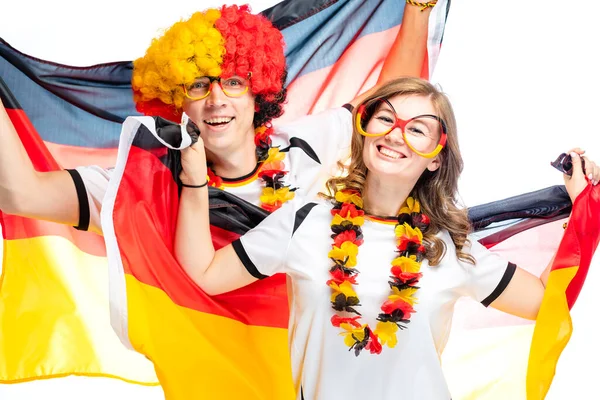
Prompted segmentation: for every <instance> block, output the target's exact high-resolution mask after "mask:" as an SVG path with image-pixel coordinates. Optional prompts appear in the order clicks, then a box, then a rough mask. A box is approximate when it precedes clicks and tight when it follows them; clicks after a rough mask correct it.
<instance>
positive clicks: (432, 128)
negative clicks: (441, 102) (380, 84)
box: [356, 99, 447, 158]
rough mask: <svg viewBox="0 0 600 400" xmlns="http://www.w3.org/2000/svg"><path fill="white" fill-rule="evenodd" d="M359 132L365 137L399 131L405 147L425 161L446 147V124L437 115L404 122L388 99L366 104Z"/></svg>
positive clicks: (361, 111) (359, 119)
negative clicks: (397, 129)
mask: <svg viewBox="0 0 600 400" xmlns="http://www.w3.org/2000/svg"><path fill="white" fill-rule="evenodd" d="M356 128H357V129H358V132H359V133H360V134H361V135H363V136H369V137H376V136H385V135H387V134H388V133H390V132H391V131H392V130H394V129H395V128H400V131H401V132H402V138H403V139H404V142H405V143H406V145H407V146H408V147H409V148H410V149H411V150H412V151H414V152H415V153H417V154H418V155H420V156H421V157H425V158H433V157H435V156H436V155H437V154H438V153H439V152H440V151H442V149H443V148H444V146H445V145H446V139H447V134H446V123H445V122H444V121H443V120H442V119H441V118H440V117H438V116H437V115H432V114H424V115H418V116H416V117H413V118H411V119H409V120H403V119H400V118H399V117H398V114H396V110H394V107H393V106H392V104H391V103H390V102H389V101H388V100H387V99H378V100H375V101H374V102H373V103H371V104H369V105H368V106H367V105H365V104H363V105H362V106H360V108H359V109H358V112H357V113H356Z"/></svg>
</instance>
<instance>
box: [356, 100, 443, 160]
mask: <svg viewBox="0 0 600 400" xmlns="http://www.w3.org/2000/svg"><path fill="white" fill-rule="evenodd" d="M361 121H362V112H361V111H358V112H357V113H356V121H355V123H356V130H358V133H360V134H361V135H362V136H366V137H380V136H385V135H387V134H388V133H390V132H391V131H392V130H391V129H390V130H389V131H387V132H384V133H377V134H373V133H369V132H366V131H365V130H364V129H363V128H362V124H361ZM444 135H446V132H444V131H442V137H443V136H444ZM442 137H440V143H438V145H437V147H436V148H435V150H433V151H432V152H429V153H423V152H421V151H419V150H417V149H415V148H414V147H413V146H412V145H411V144H410V142H409V141H408V140H407V139H406V133H405V132H404V130H402V139H403V140H404V143H406V145H407V146H408V148H409V149H411V150H412V151H413V152H414V153H415V154H417V155H419V156H421V157H423V158H433V157H435V156H437V155H438V154H439V153H440V151H442V149H443V148H444V144H443V143H441V142H442ZM444 142H445V141H444Z"/></svg>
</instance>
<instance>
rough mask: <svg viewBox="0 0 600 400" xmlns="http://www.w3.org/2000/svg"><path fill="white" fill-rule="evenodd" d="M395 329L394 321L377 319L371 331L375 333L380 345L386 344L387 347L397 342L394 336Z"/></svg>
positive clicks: (396, 329) (393, 345)
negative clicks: (373, 329)
mask: <svg viewBox="0 0 600 400" xmlns="http://www.w3.org/2000/svg"><path fill="white" fill-rule="evenodd" d="M397 331H398V325H396V324H395V323H393V322H382V321H379V322H377V327H376V328H375V331H374V332H373V333H375V334H376V335H377V337H378V338H379V342H380V343H381V344H382V345H384V344H387V347H389V348H392V347H395V346H396V344H397V343H398V338H397V337H396V332H397Z"/></svg>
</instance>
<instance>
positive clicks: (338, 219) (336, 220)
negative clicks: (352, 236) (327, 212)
mask: <svg viewBox="0 0 600 400" xmlns="http://www.w3.org/2000/svg"><path fill="white" fill-rule="evenodd" d="M344 221H350V222H351V223H352V225H356V226H361V225H363V224H364V223H365V218H364V217H354V218H350V217H348V218H344V217H342V216H341V215H340V214H335V215H334V216H333V220H332V221H331V225H340V224H341V223H342V222H344Z"/></svg>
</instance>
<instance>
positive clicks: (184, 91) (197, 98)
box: [181, 73, 252, 101]
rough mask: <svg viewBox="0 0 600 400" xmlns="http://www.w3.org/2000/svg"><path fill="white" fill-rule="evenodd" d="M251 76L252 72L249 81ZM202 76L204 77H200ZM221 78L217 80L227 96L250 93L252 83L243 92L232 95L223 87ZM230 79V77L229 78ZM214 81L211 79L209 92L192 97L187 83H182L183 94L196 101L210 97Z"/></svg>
mask: <svg viewBox="0 0 600 400" xmlns="http://www.w3.org/2000/svg"><path fill="white" fill-rule="evenodd" d="M251 76H252V74H251V73H249V74H248V78H247V80H248V81H249V80H250V77H251ZM200 78H203V77H200ZM220 78H221V77H219V80H218V81H217V82H218V84H219V87H220V88H221V90H222V91H223V93H225V96H227V97H240V96H243V95H245V94H246V93H248V89H249V88H250V84H248V85H246V89H244V91H243V92H241V93H239V94H236V95H232V94H230V93H228V92H227V91H226V90H225V89H223V85H222V84H221V79H220ZM228 79H229V78H228ZM213 83H214V82H213V81H211V82H210V86H209V88H208V92H206V94H205V95H204V96H201V97H192V96H190V95H189V93H188V91H187V87H186V85H181V86H182V87H183V94H184V95H185V97H187V98H188V99H190V100H194V101H196V100H202V99H205V98H207V97H208V95H209V94H210V92H211V91H212V85H213ZM248 83H249V82H248Z"/></svg>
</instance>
